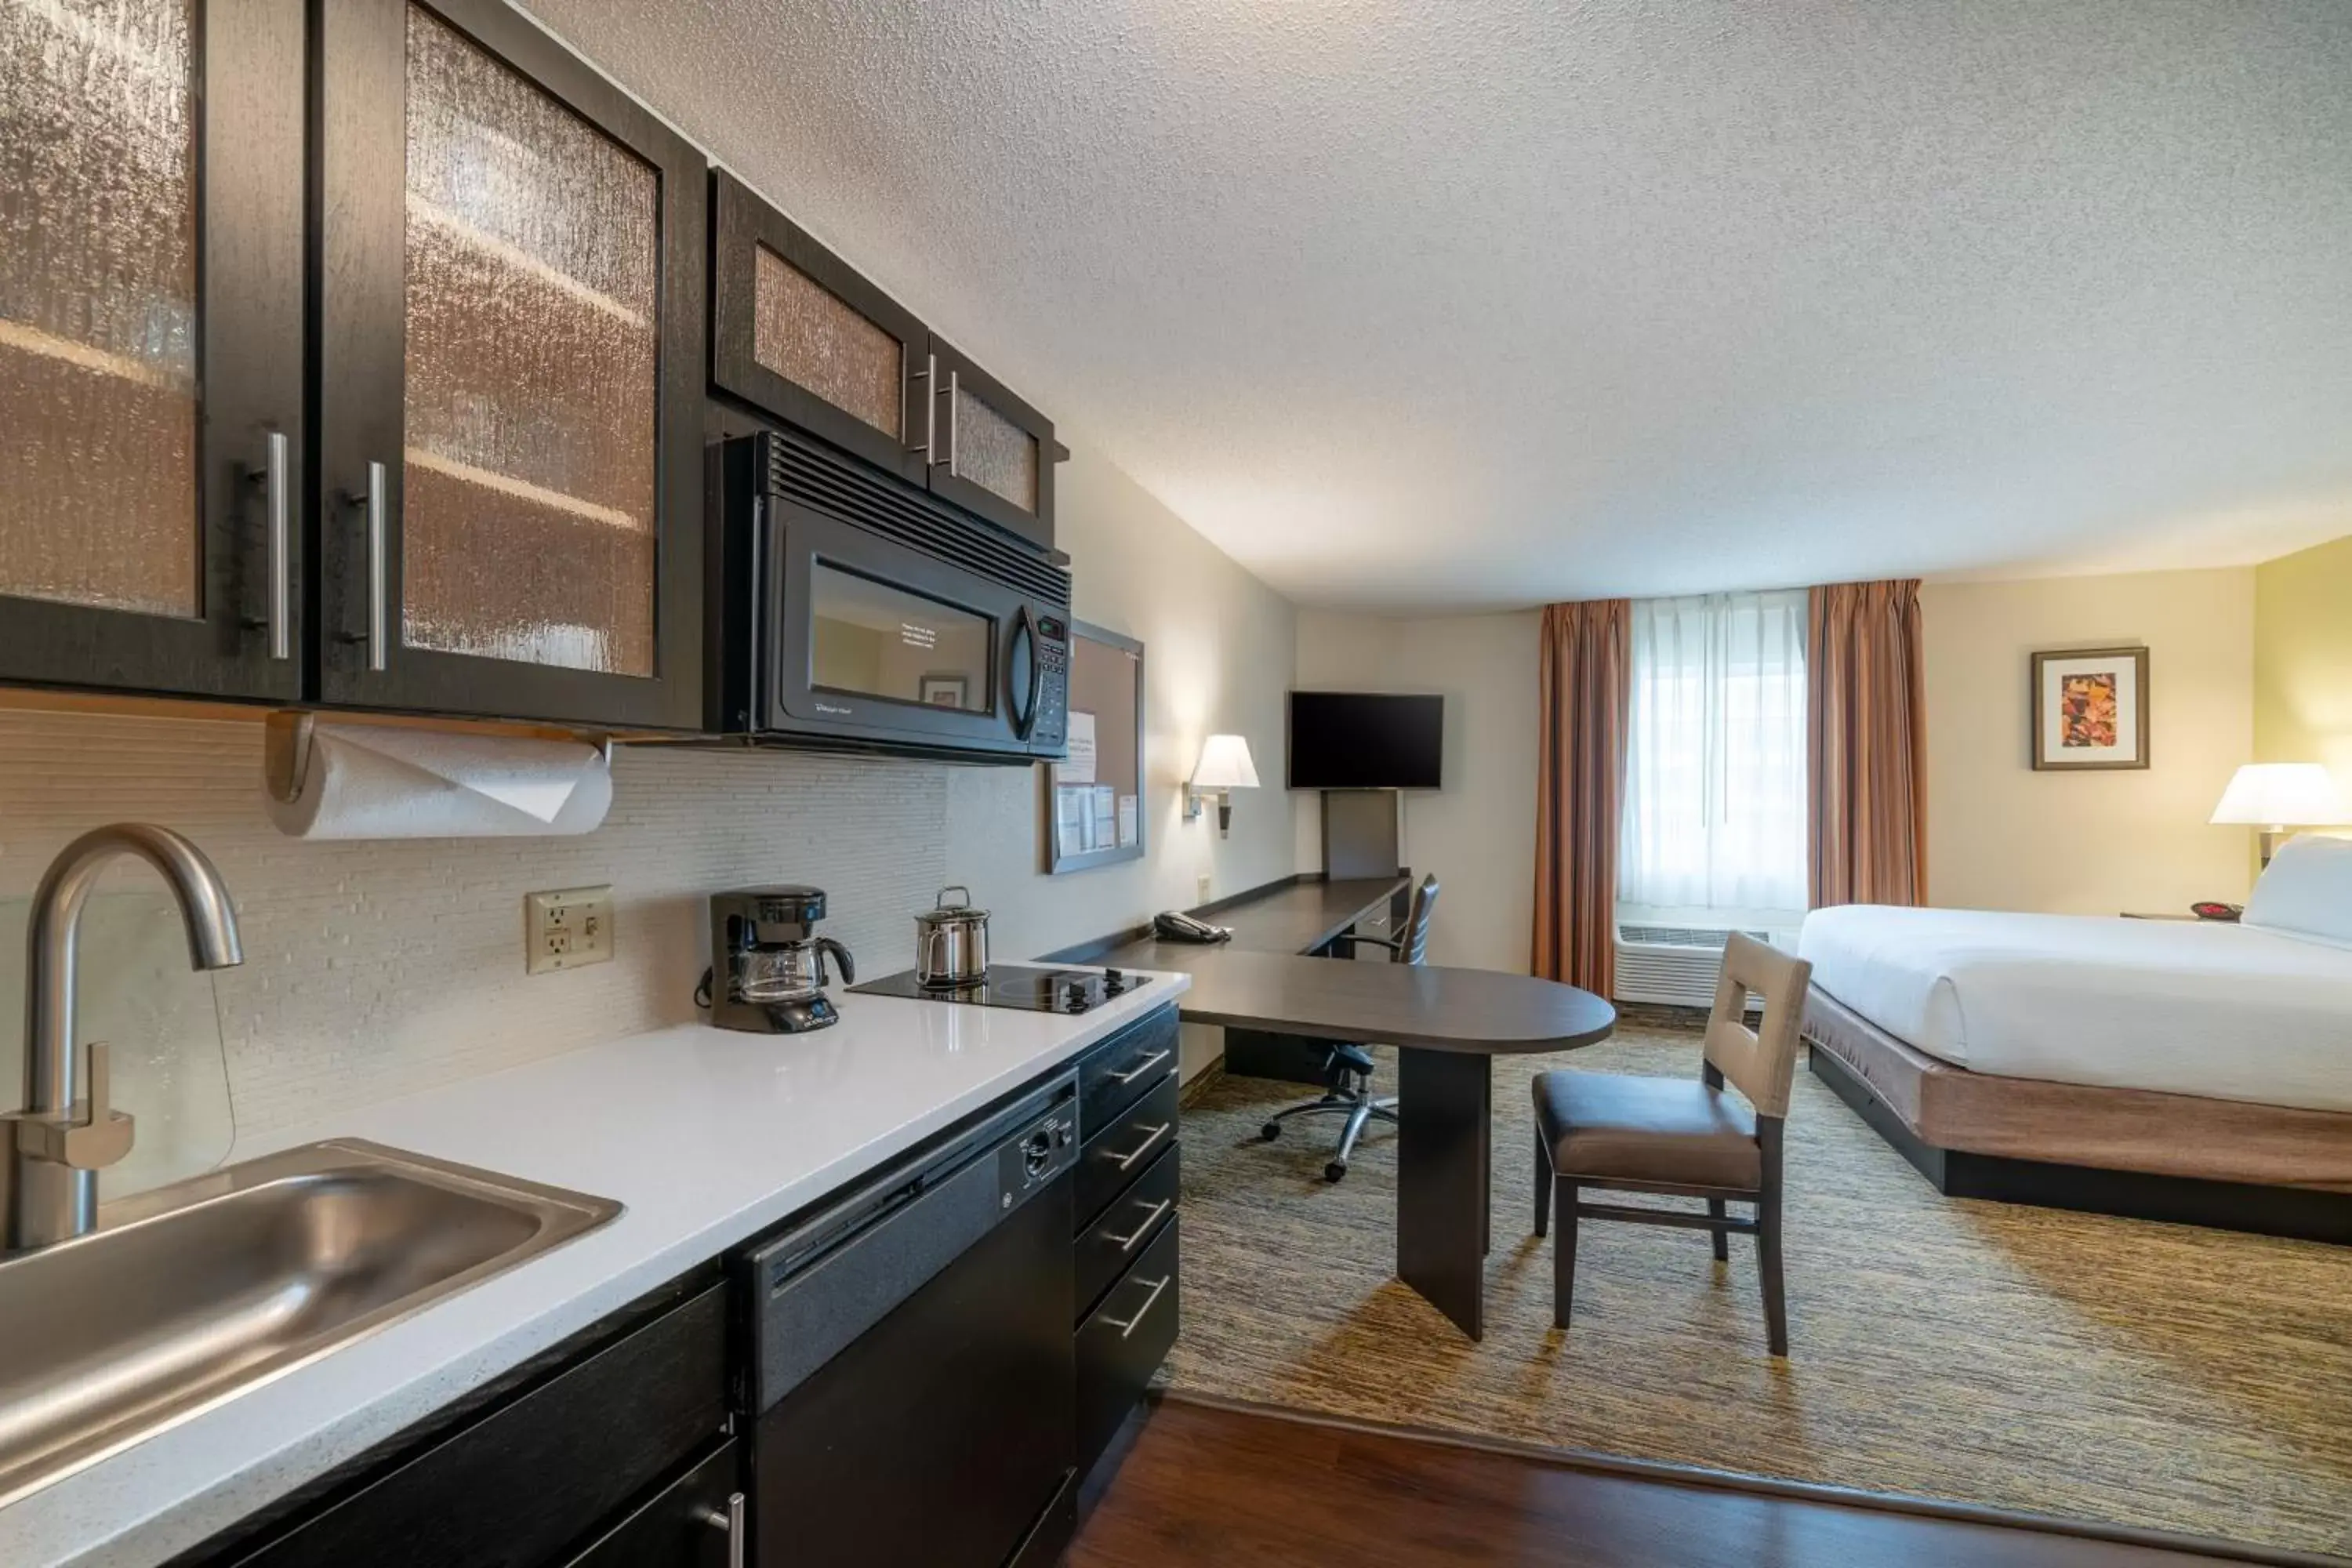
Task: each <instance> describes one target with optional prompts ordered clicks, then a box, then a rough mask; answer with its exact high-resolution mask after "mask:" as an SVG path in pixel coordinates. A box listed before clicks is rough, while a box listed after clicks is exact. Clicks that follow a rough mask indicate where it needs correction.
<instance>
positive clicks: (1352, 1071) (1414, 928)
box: [1258, 877, 1437, 1182]
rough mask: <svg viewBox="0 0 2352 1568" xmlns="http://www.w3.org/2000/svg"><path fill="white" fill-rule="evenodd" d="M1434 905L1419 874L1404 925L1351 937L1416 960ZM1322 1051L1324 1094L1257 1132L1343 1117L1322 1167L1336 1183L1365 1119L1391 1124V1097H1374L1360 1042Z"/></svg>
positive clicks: (1433, 883) (1268, 1137)
mask: <svg viewBox="0 0 2352 1568" xmlns="http://www.w3.org/2000/svg"><path fill="white" fill-rule="evenodd" d="M1436 908H1437V879H1436V878H1435V877H1423V879H1421V886H1420V887H1418V888H1415V889H1413V890H1412V908H1411V910H1409V911H1408V912H1407V913H1406V915H1405V919H1404V929H1403V930H1402V931H1399V932H1398V933H1397V934H1396V937H1395V938H1394V940H1391V939H1390V938H1387V937H1379V936H1360V937H1356V938H1354V939H1353V940H1355V941H1357V942H1370V943H1371V944H1372V945H1373V946H1375V947H1384V948H1387V949H1388V950H1389V962H1390V963H1421V962H1422V961H1423V960H1424V959H1425V958H1427V957H1428V956H1429V917H1430V912H1431V911H1432V910H1435V909H1436ZM1327 1052H1328V1054H1327V1055H1326V1056H1325V1057H1324V1058H1323V1082H1324V1086H1325V1087H1324V1089H1323V1098H1322V1099H1320V1100H1308V1101H1307V1103H1305V1104H1304V1105H1294V1106H1291V1107H1289V1108H1288V1109H1287V1110H1277V1111H1276V1112H1275V1113H1274V1119H1273V1120H1272V1121H1268V1122H1267V1123H1266V1124H1265V1127H1264V1128H1262V1129H1260V1130H1259V1132H1258V1136H1259V1137H1260V1138H1261V1139H1263V1140H1265V1142H1268V1143H1271V1142H1274V1141H1275V1140H1276V1139H1277V1138H1279V1137H1281V1136H1282V1124H1283V1123H1284V1122H1286V1121H1289V1120H1290V1119H1291V1118H1292V1117H1294V1116H1345V1117H1346V1118H1347V1119H1348V1124H1347V1126H1346V1127H1344V1128H1342V1129H1341V1130H1340V1132H1339V1152H1338V1153H1336V1154H1334V1155H1332V1156H1331V1163H1329V1164H1328V1165H1326V1166H1324V1167H1323V1179H1324V1180H1325V1181H1327V1182H1336V1181H1338V1180H1339V1178H1340V1177H1342V1176H1344V1175H1346V1174H1347V1173H1348V1157H1349V1155H1350V1154H1352V1153H1354V1152H1356V1140H1357V1139H1359V1138H1360V1137H1362V1136H1363V1133H1364V1126H1365V1124H1366V1123H1367V1122H1370V1121H1385V1122H1387V1123H1389V1124H1390V1125H1391V1126H1394V1125H1396V1119H1397V1118H1396V1097H1395V1096H1393V1095H1389V1096H1384V1097H1381V1098H1375V1097H1374V1096H1373V1094H1372V1054H1371V1052H1370V1051H1369V1050H1366V1049H1365V1048H1364V1047H1362V1046H1360V1045H1355V1044H1351V1043H1347V1042H1342V1041H1337V1040H1334V1041H1330V1042H1328V1044H1327Z"/></svg>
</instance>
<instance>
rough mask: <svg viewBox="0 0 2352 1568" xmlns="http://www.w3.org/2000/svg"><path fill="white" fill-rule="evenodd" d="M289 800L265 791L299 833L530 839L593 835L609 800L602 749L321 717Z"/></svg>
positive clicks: (285, 825)
mask: <svg viewBox="0 0 2352 1568" xmlns="http://www.w3.org/2000/svg"><path fill="white" fill-rule="evenodd" d="M299 785H300V787H299V792H298V793H297V794H296V795H295V796H294V798H293V799H292V800H283V799H280V798H278V795H275V794H273V793H269V792H268V791H267V790H265V792H264V793H265V795H267V796H268V805H269V816H270V820H271V821H273V822H275V823H276V824H277V825H278V832H280V833H283V834H286V835H288V836H289V837H295V838H528V837H545V836H551V835H558V834H574V833H593V832H594V831H595V829H596V827H597V826H598V825H599V824H600V823H602V822H603V821H604V813H605V812H606V811H607V810H609V809H610V808H611V806H612V804H613V774H612V770H611V769H610V768H609V767H607V766H606V765H605V761H604V752H602V751H600V750H598V749H597V748H596V747H594V746H591V745H587V744H585V743H584V742H576V741H534V740H525V739H519V738H516V737H513V736H507V735H473V734H463V733H457V732H454V731H441V730H419V729H404V728H394V727H392V726H390V725H367V724H329V723H317V724H314V725H313V726H312V727H311V731H310V755H309V758H308V762H307V765H305V766H303V768H302V772H301V776H300V778H299Z"/></svg>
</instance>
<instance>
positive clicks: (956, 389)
mask: <svg viewBox="0 0 2352 1568" xmlns="http://www.w3.org/2000/svg"><path fill="white" fill-rule="evenodd" d="M962 391H963V373H962V372H961V371H954V370H951V371H950V372H948V472H949V473H950V474H952V473H954V472H955V471H956V405H957V403H959V402H960V401H961V396H960V394H961V392H962Z"/></svg>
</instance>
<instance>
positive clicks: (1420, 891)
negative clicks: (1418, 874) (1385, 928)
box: [1389, 875, 1437, 963]
mask: <svg viewBox="0 0 2352 1568" xmlns="http://www.w3.org/2000/svg"><path fill="white" fill-rule="evenodd" d="M1436 908H1437V878H1436V877H1435V876H1434V875H1432V876H1427V877H1423V879H1421V886H1420V887H1418V888H1415V889H1413V890H1412V908H1411V909H1410V910H1407V911H1406V912H1405V917H1404V930H1402V931H1399V932H1397V944H1396V950H1395V951H1394V952H1391V953H1390V955H1389V961H1390V962H1391V963H1421V962H1422V961H1423V959H1425V958H1427V957H1428V956H1429V917H1430V914H1431V913H1432V911H1433V910H1435V909H1436Z"/></svg>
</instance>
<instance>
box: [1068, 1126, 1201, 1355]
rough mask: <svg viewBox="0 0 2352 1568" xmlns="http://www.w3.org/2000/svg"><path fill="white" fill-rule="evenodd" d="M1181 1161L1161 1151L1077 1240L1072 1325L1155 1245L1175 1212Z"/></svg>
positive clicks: (1173, 1151)
mask: <svg viewBox="0 0 2352 1568" xmlns="http://www.w3.org/2000/svg"><path fill="white" fill-rule="evenodd" d="M1181 1158H1182V1151H1181V1150H1180V1149H1178V1148H1177V1147H1175V1146H1174V1145H1173V1144H1171V1145H1170V1146H1169V1147H1168V1148H1166V1149H1164V1150H1162V1151H1161V1152H1160V1153H1159V1155H1158V1156H1157V1157H1155V1158H1154V1159H1153V1160H1152V1162H1151V1163H1150V1166H1149V1167H1148V1168H1146V1169H1145V1171H1144V1173H1143V1174H1141V1175H1139V1176H1138V1177H1136V1178H1135V1184H1134V1185H1132V1186H1130V1187H1129V1188H1128V1189H1127V1191H1126V1192H1125V1193H1124V1194H1121V1195H1120V1196H1119V1197H1118V1198H1116V1199H1114V1200H1113V1201H1112V1203H1111V1205H1110V1206H1109V1207H1108V1208H1107V1209H1105V1210H1103V1212H1102V1215H1101V1217H1099V1218H1097V1220H1096V1221H1095V1222H1094V1224H1092V1225H1090V1226H1087V1228H1086V1229H1085V1230H1083V1231H1081V1232H1080V1233H1079V1234H1078V1239H1077V1242H1076V1251H1077V1270H1076V1284H1077V1296H1076V1300H1074V1301H1073V1303H1072V1306H1073V1308H1074V1310H1072V1312H1071V1313H1070V1318H1071V1321H1077V1320H1078V1319H1081V1318H1084V1317H1085V1316H1086V1315H1087V1310H1088V1309H1089V1308H1091V1307H1092V1306H1093V1305H1094V1304H1095V1303H1096V1302H1097V1301H1098V1300H1101V1299H1102V1293H1103V1292H1104V1291H1105V1290H1107V1289H1110V1282H1111V1281H1112V1280H1114V1279H1118V1276H1119V1272H1120V1270H1122V1269H1124V1268H1126V1267H1127V1266H1128V1265H1129V1264H1130V1263H1132V1262H1134V1261H1135V1260H1136V1258H1138V1257H1139V1256H1140V1255H1141V1254H1142V1252H1143V1249H1144V1248H1145V1247H1149V1246H1150V1245H1151V1238H1152V1237H1155V1236H1157V1235H1158V1234H1159V1233H1160V1226H1161V1225H1163V1224H1164V1223H1166V1222H1167V1220H1168V1218H1169V1216H1170V1215H1173V1214H1174V1213H1175V1212H1176V1192H1177V1188H1178V1187H1179V1186H1180V1185H1181V1182H1182V1179H1183V1171H1182V1167H1181V1164H1180V1163H1179V1161H1180V1160H1181Z"/></svg>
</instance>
